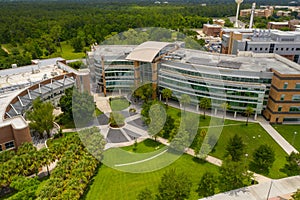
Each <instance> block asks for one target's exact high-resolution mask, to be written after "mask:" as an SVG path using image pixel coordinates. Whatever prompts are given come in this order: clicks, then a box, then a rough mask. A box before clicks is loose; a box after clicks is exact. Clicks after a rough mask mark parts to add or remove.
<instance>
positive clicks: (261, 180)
mask: <svg viewBox="0 0 300 200" xmlns="http://www.w3.org/2000/svg"><path fill="white" fill-rule="evenodd" d="M156 140H157V141H159V142H160V143H162V144H164V145H166V146H169V145H170V144H169V142H168V140H166V139H164V138H161V137H157V139H156ZM185 153H186V154H189V155H191V156H195V152H194V150H193V149H191V148H187V149H186V151H185ZM205 160H206V161H207V162H209V163H211V164H213V165H216V166H219V167H220V166H222V160H220V159H218V158H215V157H213V156H209V155H207V157H206V158H205ZM253 176H254V179H255V180H256V181H257V182H258V183H264V182H270V181H271V180H272V179H270V178H268V177H265V176H263V175H260V174H256V173H253Z"/></svg>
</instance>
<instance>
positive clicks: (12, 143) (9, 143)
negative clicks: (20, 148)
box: [5, 141, 15, 149]
mask: <svg viewBox="0 0 300 200" xmlns="http://www.w3.org/2000/svg"><path fill="white" fill-rule="evenodd" d="M14 147H15V144H14V141H10V142H7V143H5V149H11V148H14Z"/></svg>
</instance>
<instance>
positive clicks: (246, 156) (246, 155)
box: [244, 153, 249, 166]
mask: <svg viewBox="0 0 300 200" xmlns="http://www.w3.org/2000/svg"><path fill="white" fill-rule="evenodd" d="M248 156H249V155H248V154H247V153H246V154H245V163H244V165H245V166H246V164H247V158H248Z"/></svg>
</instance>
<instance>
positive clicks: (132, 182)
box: [84, 140, 218, 200]
mask: <svg viewBox="0 0 300 200" xmlns="http://www.w3.org/2000/svg"><path fill="white" fill-rule="evenodd" d="M157 146H161V145H160V144H158V143H156V142H155V141H151V140H146V141H144V142H142V143H139V144H138V146H137V152H141V153H145V152H151V151H155V149H156V147H157ZM123 149H124V150H129V151H130V150H132V147H125V148H123ZM171 168H172V169H176V171H177V172H185V173H186V174H187V175H188V177H190V179H191V181H192V182H193V186H192V189H191V196H190V198H189V199H198V195H197V193H196V192H195V190H196V189H197V184H198V182H199V180H200V178H201V176H202V174H203V173H205V172H206V171H210V172H213V173H215V174H218V167H216V166H214V165H212V164H209V163H207V162H203V163H201V162H199V161H198V160H195V159H194V158H193V157H192V156H190V155H187V154H184V155H182V156H181V157H180V158H179V159H178V160H176V161H175V162H174V163H172V164H171V165H169V166H167V167H165V168H163V169H161V170H157V171H153V172H148V173H127V172H122V171H119V170H115V169H112V168H110V167H107V166H105V165H102V166H101V167H100V168H99V169H98V171H97V174H96V176H95V177H94V179H93V182H92V185H91V186H90V189H89V191H88V192H87V193H86V195H85V197H84V199H88V200H89V199H93V200H100V199H103V200H104V199H105V200H106V199H110V200H114V199H116V200H119V199H122V200H127V199H128V200H132V199H136V196H137V194H138V193H139V192H140V191H141V190H143V189H145V188H149V189H150V190H152V192H153V193H157V187H158V184H159V183H160V179H161V176H162V175H163V174H164V173H165V172H166V171H167V170H168V169H171Z"/></svg>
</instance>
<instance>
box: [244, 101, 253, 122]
mask: <svg viewBox="0 0 300 200" xmlns="http://www.w3.org/2000/svg"><path fill="white" fill-rule="evenodd" d="M253 112H254V110H253V108H252V107H251V106H247V108H246V110H245V112H244V113H245V115H246V117H247V121H246V126H248V120H249V117H250V116H251V115H252V114H253Z"/></svg>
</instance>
